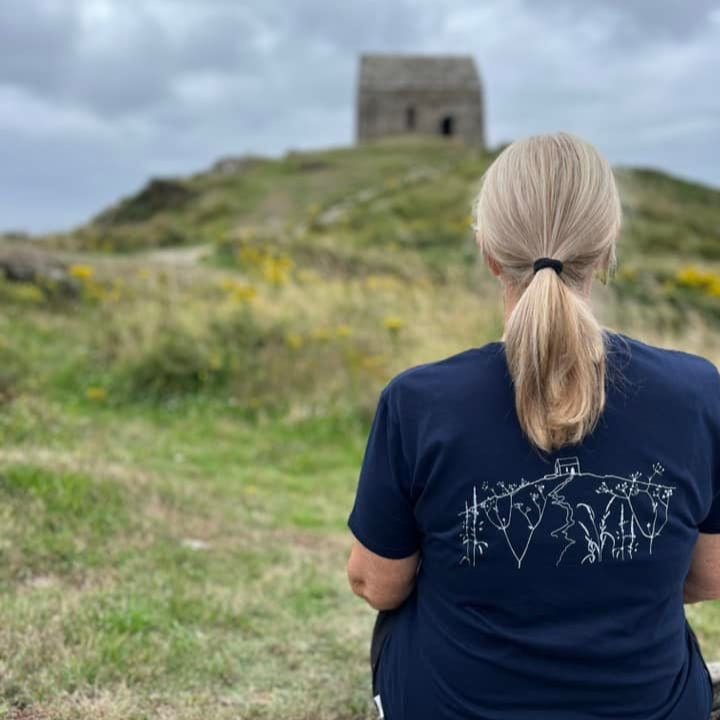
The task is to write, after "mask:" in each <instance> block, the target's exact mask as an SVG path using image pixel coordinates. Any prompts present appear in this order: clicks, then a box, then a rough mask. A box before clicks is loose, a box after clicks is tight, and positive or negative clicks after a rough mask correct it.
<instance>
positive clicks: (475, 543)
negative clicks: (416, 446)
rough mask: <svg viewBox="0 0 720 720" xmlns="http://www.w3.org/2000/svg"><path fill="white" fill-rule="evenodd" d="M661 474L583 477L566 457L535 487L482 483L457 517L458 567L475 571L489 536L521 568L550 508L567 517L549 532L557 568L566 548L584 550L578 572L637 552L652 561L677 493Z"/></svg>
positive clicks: (657, 471)
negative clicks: (556, 544) (495, 535)
mask: <svg viewBox="0 0 720 720" xmlns="http://www.w3.org/2000/svg"><path fill="white" fill-rule="evenodd" d="M664 471H665V469H664V468H663V466H662V465H661V464H660V463H655V464H654V465H653V467H652V473H651V474H650V475H649V476H648V477H647V479H643V476H642V473H640V472H634V473H632V474H631V475H630V476H629V477H622V476H620V475H613V474H607V475H600V474H597V473H592V472H583V471H581V469H580V462H579V460H578V458H577V457H566V458H559V459H557V460H556V461H555V469H554V472H552V473H549V474H547V475H544V476H543V477H541V478H538V479H537V480H533V481H530V482H528V481H526V480H525V479H521V480H520V482H519V483H509V484H506V483H505V482H503V481H501V482H499V483H497V484H496V485H495V486H494V487H493V488H490V486H489V485H488V483H487V482H484V483H483V484H482V485H481V486H480V493H478V488H477V486H473V490H472V497H471V498H470V499H469V500H466V501H465V509H464V510H463V511H461V512H460V513H458V515H459V516H460V517H461V531H460V538H461V542H462V545H463V555H462V558H461V560H460V564H463V563H467V564H468V565H472V566H474V565H476V564H477V563H478V562H479V560H480V559H481V558H482V556H483V555H484V554H485V553H486V551H487V549H488V548H489V543H488V541H487V539H483V537H488V536H487V535H485V533H486V532H492V528H495V529H496V530H498V531H499V533H500V535H501V537H502V538H503V540H504V541H505V543H506V544H507V546H508V548H509V549H510V552H511V553H512V555H513V557H514V559H515V561H516V563H517V567H518V568H521V567H522V564H523V560H524V559H525V557H526V555H527V553H528V550H529V548H530V547H531V544H532V540H533V538H534V537H536V533H537V532H540V531H539V528H540V526H541V524H542V522H543V518H544V517H545V516H546V514H547V512H546V511H547V509H548V507H549V506H555V507H556V508H559V509H560V510H562V511H563V512H564V514H565V518H564V522H563V523H562V525H560V526H559V527H556V528H554V529H553V530H551V531H550V536H551V537H552V538H554V539H557V540H560V541H562V542H563V546H562V548H561V550H560V553H559V555H558V558H557V562H556V563H555V564H556V565H560V563H561V562H562V561H563V558H564V557H565V556H566V553H567V552H568V551H569V550H570V549H571V548H572V546H574V545H576V544H578V543H582V542H584V543H585V546H586V552H585V553H584V555H583V556H582V557H581V558H580V564H583V565H584V564H586V563H587V564H592V563H596V562H602V561H603V560H604V559H607V558H612V559H614V560H631V559H632V558H633V557H634V556H635V554H636V553H638V552H639V551H640V550H641V544H642V545H646V546H647V552H648V554H649V555H652V552H653V546H654V542H655V540H656V538H657V537H659V536H660V534H661V533H662V531H663V528H664V527H665V526H666V525H667V522H668V510H669V506H670V499H671V498H672V494H673V491H674V490H675V489H676V488H675V486H672V485H664V484H662V483H661V482H659V478H660V476H662V474H663V473H664ZM593 482H594V483H595V485H594V495H596V496H598V498H597V499H598V501H599V507H596V508H593V506H592V501H591V500H590V498H589V497H588V493H589V492H590V493H591V490H589V487H590V488H592V487H593V485H592V483H593ZM576 489H577V490H580V491H582V493H581V494H582V499H583V501H582V502H579V501H576V502H574V503H573V499H572V495H573V491H574V490H576ZM479 494H480V495H481V498H480V499H478V495H479ZM600 496H603V497H602V498H601V497H600ZM590 497H592V494H591V496H590ZM513 520H515V522H514V523H513ZM523 520H524V522H523ZM486 521H487V525H486ZM580 531H581V532H582V535H580ZM573 535H575V537H573ZM644 541H647V542H644ZM576 551H577V549H576V550H575V551H573V552H576Z"/></svg>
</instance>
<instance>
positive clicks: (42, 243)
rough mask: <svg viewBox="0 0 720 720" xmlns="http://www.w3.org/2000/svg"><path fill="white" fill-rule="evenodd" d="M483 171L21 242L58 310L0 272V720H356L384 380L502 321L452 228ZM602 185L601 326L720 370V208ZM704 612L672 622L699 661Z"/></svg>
mask: <svg viewBox="0 0 720 720" xmlns="http://www.w3.org/2000/svg"><path fill="white" fill-rule="evenodd" d="M490 159H491V156H490V155H485V154H482V153H477V152H472V153H469V152H466V151H465V150H463V149H462V148H461V147H460V146H454V145H447V144H443V143H433V142H397V143H379V144H377V145H370V146H367V147H363V148H360V149H337V150H330V151H322V152H310V153H294V154H290V155H288V156H287V157H285V158H282V159H280V160H265V159H255V160H253V161H249V162H248V163H247V167H245V169H243V170H239V171H237V172H231V173H227V172H225V173H221V172H206V173H200V174H198V175H196V176H194V177H192V178H187V179H176V180H173V181H170V182H167V183H160V184H158V183H156V184H154V185H150V186H149V187H148V188H146V191H144V192H143V193H141V194H139V195H138V196H135V197H134V198H129V199H127V200H126V201H124V202H123V203H122V204H121V205H119V206H118V207H116V208H113V209H110V210H108V211H106V212H105V213H103V214H101V215H100V216H99V217H98V218H97V219H96V221H95V222H94V223H92V224H91V225H89V226H87V227H85V228H81V229H79V230H77V231H75V232H73V233H70V234H67V235H63V236H54V237H48V238H42V239H38V240H37V241H36V243H37V245H38V247H41V248H43V249H44V250H46V251H50V252H52V253H53V254H54V255H55V256H56V257H57V258H59V259H60V260H62V261H64V262H65V263H66V264H67V265H68V267H69V272H70V275H71V276H72V278H73V279H74V281H75V282H76V283H77V284H78V286H79V288H80V292H79V294H78V296H77V297H66V296H63V295H62V294H59V293H57V292H56V289H55V288H54V287H52V286H47V285H45V284H43V283H42V282H40V283H38V284H27V285H18V284H13V283H8V282H3V281H0V302H2V307H3V313H2V314H0V561H1V562H0V591H1V592H2V603H0V647H2V648H3V652H2V653H0V718H3V719H5V718H7V719H8V720H10V719H11V718H12V719H13V720H19V719H20V718H24V719H25V720H30V719H31V718H32V719H37V718H58V719H64V718H68V719H69V718H72V719H73V720H85V719H87V720H90V719H91V718H92V719H93V720H95V718H98V717H103V718H108V719H109V720H115V719H117V720H120V719H121V718H122V720H135V719H137V720H140V719H141V718H142V719H146V718H174V719H175V718H177V719H178V720H193V719H196V718H197V719H199V718H203V720H204V718H206V717H208V716H211V717H213V718H218V719H219V720H223V718H238V717H241V718H243V719H244V720H245V719H265V718H273V719H275V718H283V720H310V719H311V718H312V720H364V719H366V718H370V717H374V716H375V715H374V710H373V708H372V706H371V703H370V702H369V695H370V685H369V668H368V650H369V648H368V642H369V636H370V630H371V627H372V622H373V619H374V615H373V613H372V612H371V610H370V609H369V608H368V607H367V606H365V605H364V604H363V603H362V602H361V601H360V600H358V599H357V598H355V597H354V596H352V594H351V593H350V591H349V589H348V587H347V581H346V578H345V570H344V568H345V561H346V558H347V553H348V551H349V546H350V537H349V534H348V532H347V530H346V527H345V521H346V518H347V514H348V512H349V510H350V507H351V503H352V499H353V496H354V492H355V484H356V481H357V474H358V471H359V463H360V460H361V457H362V452H363V449H364V443H365V441H366V438H367V431H368V429H369V422H370V419H371V414H372V411H373V410H374V407H375V404H376V401H377V395H378V393H379V390H380V388H381V387H382V386H383V384H384V383H385V382H386V381H387V379H389V377H391V376H392V375H393V374H394V373H396V372H399V371H400V370H402V369H404V368H406V367H408V366H410V365H413V364H417V363H420V362H425V361H429V360H434V359H438V358H441V357H444V356H447V355H450V354H452V353H454V352H457V351H459V350H462V349H465V348H467V347H469V346H471V345H475V346H477V345H481V344H483V343H485V342H487V341H489V340H492V339H496V338H497V337H498V336H499V334H500V328H501V307H500V303H499V301H498V298H497V291H496V285H495V283H494V281H493V279H492V278H491V277H490V276H489V274H488V273H486V272H483V271H482V270H481V269H480V268H478V266H477V265H476V262H475V259H474V255H473V251H472V238H471V236H470V235H469V234H468V231H469V217H468V213H469V202H470V199H471V196H472V192H473V189H474V188H475V187H476V185H477V181H478V179H479V175H480V173H481V172H482V170H483V168H484V167H486V166H487V163H488V162H489V161H490ZM619 177H620V180H621V184H622V187H623V195H624V201H625V204H626V213H627V216H628V219H629V220H628V232H627V235H626V237H625V238H624V241H623V242H624V245H623V246H622V247H623V248H624V249H623V250H622V252H621V267H620V273H619V275H618V277H617V278H616V282H615V284H614V285H613V286H612V287H611V288H608V289H606V288H598V289H597V292H596V297H595V304H596V307H597V310H598V312H599V313H600V314H601V316H602V317H603V319H604V320H605V321H606V322H607V323H608V324H610V325H611V326H613V327H617V328H618V329H622V330H624V331H626V332H630V333H631V334H635V335H638V336H640V337H643V338H644V339H647V340H649V341H651V342H657V343H658V344H671V345H675V346H680V347H683V348H685V349H688V350H691V351H697V352H702V353H703V354H705V355H707V356H708V357H711V358H715V359H717V358H720V346H719V345H718V341H717V340H715V339H714V338H715V337H716V333H715V332H714V329H715V328H716V325H715V323H716V320H717V319H718V318H720V312H718V310H719V305H718V304H719V303H720V300H718V295H717V293H716V290H717V287H718V286H719V283H720V276H717V272H718V266H717V265H716V264H715V263H717V261H718V260H720V257H718V247H720V245H718V243H717V236H716V233H717V227H718V218H719V217H720V213H719V212H718V197H720V194H718V193H717V192H715V191H712V190H708V189H704V188H700V187H699V186H695V185H690V184H686V183H680V182H678V181H675V180H674V179H672V178H668V177H667V176H663V175H661V174H658V173H653V172H650V171H633V170H622V171H620V172H619ZM178 243H180V245H181V247H178ZM678 260H679V262H678ZM719 613H720V606H718V604H715V603H705V604H703V605H702V606H696V607H690V608H688V615H689V616H690V617H691V619H692V622H693V625H694V627H695V628H696V629H697V631H698V634H699V636H700V640H701V642H702V644H703V647H704V649H705V651H706V655H707V657H708V659H714V658H720V617H718V614H719Z"/></svg>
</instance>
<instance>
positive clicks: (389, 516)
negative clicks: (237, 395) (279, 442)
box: [348, 332, 720, 720]
mask: <svg viewBox="0 0 720 720" xmlns="http://www.w3.org/2000/svg"><path fill="white" fill-rule="evenodd" d="M604 338H605V343H606V347H607V385H606V387H607V397H606V404H605V408H604V411H603V413H602V416H601V419H600V422H599V423H598V425H597V426H596V427H595V429H594V430H593V432H592V433H591V434H589V435H587V436H586V437H585V438H584V439H583V441H582V442H581V443H579V444H576V445H573V446H570V447H569V448H566V449H561V450H559V451H556V452H551V453H542V452H540V451H539V450H538V449H537V448H535V447H534V446H533V445H532V444H531V443H529V442H528V439H527V437H526V436H525V434H524V433H523V429H522V427H521V424H520V422H519V419H518V414H517V412H516V408H515V396H514V389H513V382H512V379H511V377H510V373H509V369H508V362H507V358H506V355H505V345H504V343H502V342H494V343H489V344H487V345H485V346H483V347H481V348H474V349H471V350H468V351H466V352H463V353H460V354H458V355H454V356H452V357H450V358H447V359H445V360H442V361H440V362H435V363H429V364H426V365H421V366H417V367H414V368H411V369H410V370H407V371H405V372H403V373H400V374H399V375H397V376H396V377H395V378H394V379H393V380H392V381H391V382H390V383H389V384H388V385H387V387H386V388H385V390H384V391H383V393H382V395H381V397H380V403H379V405H378V411H377V414H376V417H375V421H374V424H373V428H372V431H371V434H370V438H369V441H368V446H367V450H366V454H365V459H364V462H363V469H362V472H361V476H360V481H359V485H358V492H357V496H356V501H355V505H354V507H353V510H352V512H351V515H350V518H349V520H348V524H349V526H350V528H351V529H352V531H353V533H354V534H355V536H356V537H357V538H358V539H359V540H360V542H361V543H362V544H363V545H364V546H365V547H366V548H368V549H369V550H370V551H372V552H374V553H377V554H378V555H381V556H384V557H388V558H393V557H396V558H401V557H405V556H407V555H410V554H411V553H413V552H415V551H416V550H420V553H421V557H422V562H421V565H420V568H419V571H418V576H417V583H416V587H415V590H414V592H413V594H412V595H411V596H410V598H409V599H408V600H407V601H406V602H405V603H404V604H403V605H402V606H401V607H400V608H398V609H397V610H394V611H392V615H393V617H392V618H391V621H392V624H391V627H390V632H389V635H388V636H387V637H386V638H385V642H384V646H383V648H382V655H381V661H380V666H379V668H378V677H377V682H378V691H379V694H380V697H381V702H382V705H383V707H384V709H385V716H386V717H387V718H389V720H395V719H396V718H397V719H398V720H399V719H400V718H412V719H413V720H425V719H427V720H446V719H447V720H450V719H451V718H452V719H453V720H473V719H475V718H477V719H482V720H496V719H497V720H530V719H532V720H543V719H544V718H548V719H549V718H552V720H570V719H573V720H581V719H582V720H587V719H588V718H615V719H616V720H620V719H630V718H637V719H638V720H640V719H642V720H695V718H701V717H706V716H707V715H708V714H709V710H710V704H711V688H710V684H709V682H710V681H709V678H708V675H707V672H706V668H705V667H704V662H703V660H702V657H701V655H700V654H699V652H698V649H697V646H696V643H695V641H694V636H693V635H692V634H691V632H690V631H689V629H688V626H687V623H686V620H685V615H684V609H683V586H684V581H685V578H686V576H687V573H688V570H689V567H690V561H691V557H692V553H693V549H694V547H695V544H696V541H697V537H698V531H699V530H700V531H703V532H719V531H720V503H717V504H716V506H715V507H713V506H712V503H713V498H714V497H715V495H716V494H717V493H718V491H719V490H720V467H719V465H720V448H719V447H718V440H720V402H719V401H720V375H719V374H718V371H717V369H716V368H715V366H714V365H712V364H711V363H710V362H709V361H707V360H705V359H703V358H701V357H699V356H695V355H691V354H687V353H682V352H678V351H671V350H664V349H661V348H657V347H653V346H650V345H647V344H644V343H641V342H639V341H637V340H634V339H632V338H629V337H627V336H625V335H620V334H618V333H611V332H606V333H605V335H604ZM400 677H406V678H411V679H408V680H406V681H404V682H399V680H398V679H399V678H400Z"/></svg>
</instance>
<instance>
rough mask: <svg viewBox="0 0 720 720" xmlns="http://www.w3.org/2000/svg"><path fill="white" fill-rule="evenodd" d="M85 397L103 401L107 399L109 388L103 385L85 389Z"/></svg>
mask: <svg viewBox="0 0 720 720" xmlns="http://www.w3.org/2000/svg"><path fill="white" fill-rule="evenodd" d="M85 397H87V399H88V400H94V401H95V402H102V401H103V400H107V390H106V389H105V388H103V387H89V388H88V389H87V390H86V391H85Z"/></svg>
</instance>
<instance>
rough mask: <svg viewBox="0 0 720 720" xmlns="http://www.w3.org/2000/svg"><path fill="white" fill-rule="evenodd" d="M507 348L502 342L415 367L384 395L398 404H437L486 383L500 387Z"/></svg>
mask: <svg viewBox="0 0 720 720" xmlns="http://www.w3.org/2000/svg"><path fill="white" fill-rule="evenodd" d="M506 367H507V366H506V363H505V355H504V345H503V343H502V342H500V341H493V342H488V343H486V344H485V345H482V346H479V347H471V348H467V349H465V350H462V351H460V352H457V353H454V354H452V355H448V356H446V357H442V358H440V359H438V360H433V361H430V362H425V363H419V364H416V365H412V366H410V367H408V368H406V369H405V370H402V371H401V372H399V373H397V374H396V375H394V376H393V377H392V378H391V379H390V381H389V382H388V383H387V384H386V386H385V388H384V389H383V394H384V395H385V396H386V397H388V398H392V399H393V400H395V401H402V400H404V399H406V398H412V399H422V400H423V401H433V400H434V401H437V400H440V399H442V398H444V397H448V396H451V395H453V394H455V393H456V392H458V391H459V392H460V393H463V392H464V391H465V390H467V389H468V388H469V387H471V386H472V387H474V388H477V387H478V385H482V384H483V383H485V382H494V383H497V379H498V373H505V371H506Z"/></svg>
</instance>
